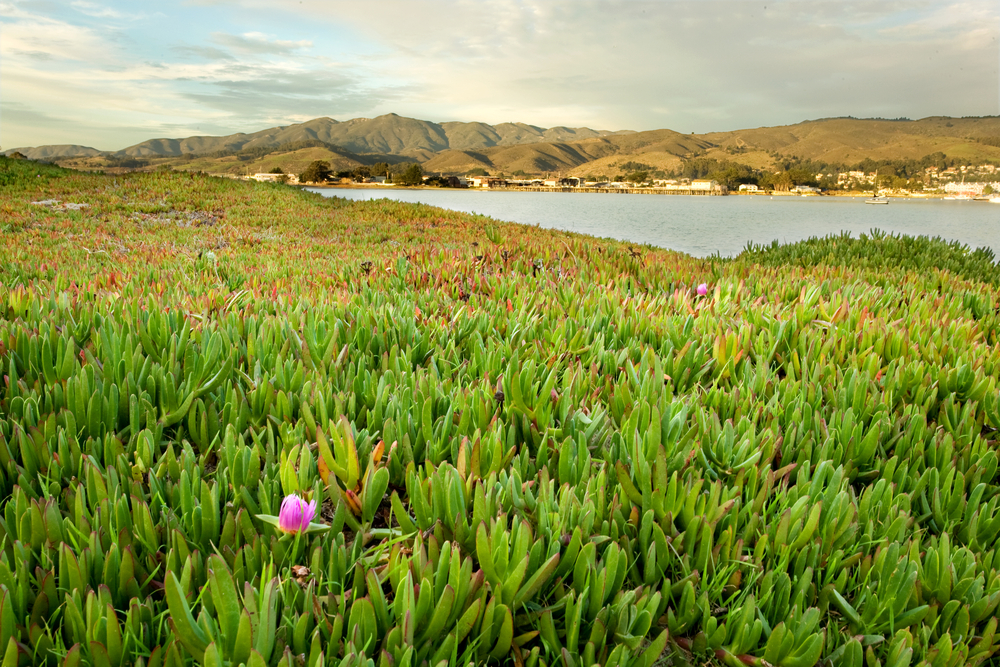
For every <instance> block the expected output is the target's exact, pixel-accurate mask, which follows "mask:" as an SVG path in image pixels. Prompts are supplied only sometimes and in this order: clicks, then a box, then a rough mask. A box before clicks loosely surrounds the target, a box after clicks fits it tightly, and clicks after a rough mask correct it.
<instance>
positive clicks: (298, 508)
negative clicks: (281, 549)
mask: <svg viewBox="0 0 1000 667" xmlns="http://www.w3.org/2000/svg"><path fill="white" fill-rule="evenodd" d="M314 516H316V501H315V500H313V501H311V502H308V503H307V502H306V501H305V499H303V498H301V497H299V495H298V494H297V493H293V494H291V495H288V496H285V499H284V500H282V501H281V511H280V512H278V528H279V530H281V531H282V532H285V533H304V532H305V531H306V530H307V529H308V528H309V523H310V522H311V521H312V520H313V517H314Z"/></svg>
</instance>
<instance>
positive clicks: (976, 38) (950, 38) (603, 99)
mask: <svg viewBox="0 0 1000 667" xmlns="http://www.w3.org/2000/svg"><path fill="white" fill-rule="evenodd" d="M155 7H156V8H155V10H147V9H145V5H139V6H138V7H137V6H136V5H135V4H133V3H126V2H123V1H121V0H114V1H109V2H104V3H98V2H86V1H82V0H74V1H69V2H56V1H48V0H33V1H32V2H25V1H21V0H15V1H9V2H0V35H2V39H0V146H2V147H3V148H4V149H8V148H14V147H20V146H39V145H46V144H81V145H86V146H92V147H94V148H97V149H99V150H110V151H113V150H119V149H122V148H125V147H127V146H130V145H134V144H136V143H139V142H142V141H145V140H148V139H154V138H181V137H188V136H194V135H207V136H221V135H227V134H234V133H238V132H255V131H258V130H262V129H265V128H268V127H274V126H279V125H290V124H295V123H300V122H304V121H307V120H311V119H313V118H317V117H322V116H329V117H331V118H334V119H336V120H339V121H343V120H349V119H352V118H358V117H366V118H372V117H376V116H379V115H383V114H385V113H397V114H399V115H401V116H407V117H411V118H418V119H421V120H429V121H432V122H436V123H441V122H448V121H456V120H457V121H463V122H485V123H490V124H493V125H495V124H499V123H503V122H523V123H528V124H531V125H537V126H541V127H553V126H560V125H561V126H569V127H590V128H593V129H598V130H635V131H643V130H653V129H671V130H676V131H678V132H682V133H689V132H697V133H705V132H716V131H728V130H736V129H745V128H753V127H761V126H778V125H789V124H794V123H799V122H804V121H807V120H815V119H820V118H831V117H841V116H854V117H860V118H866V117H867V118H872V117H882V118H896V117H908V118H913V119H914V120H916V119H919V118H923V117H927V116H990V115H998V114H1000V6H998V5H997V4H996V3H995V2H985V1H982V0H971V1H968V2H926V1H924V2H917V1H905V2H880V3H860V2H858V3H855V2H827V1H818V0H817V1H811V2H789V1H780V0H779V1H777V2H775V1H768V2H744V1H736V0H715V1H711V2H689V1H686V2H673V1H668V0H666V1H661V2H652V1H635V2H626V1H621V2H602V3H595V2H569V1H565V0H554V1H552V2H493V3H484V2H474V1H470V0H466V1H454V2H432V1H430V0H418V1H409V2H386V3H380V4H379V5H378V8H379V10H380V11H378V12H374V11H372V7H371V6H370V5H359V4H357V3H346V2H323V3H320V2H314V1H311V0H303V2H301V3H295V4H283V5H280V8H279V7H278V6H276V5H274V3H268V2H263V1H262V0H243V1H239V2H236V1H225V0H221V1H210V0H204V1H195V2H190V3H185V4H183V5H179V6H172V7H162V6H159V5H157V6H155Z"/></svg>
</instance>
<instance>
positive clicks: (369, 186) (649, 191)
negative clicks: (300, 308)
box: [294, 183, 986, 201]
mask: <svg viewBox="0 0 1000 667" xmlns="http://www.w3.org/2000/svg"><path fill="white" fill-rule="evenodd" d="M294 187H300V188H318V189H323V190H359V189H363V190H441V191H447V192H456V191H463V190H464V191H467V192H568V193H590V194H616V195H630V194H634V195H674V196H688V197H692V196H693V197H705V196H712V197H719V196H723V197H839V198H852V199H858V198H862V197H871V193H870V192H860V191H849V192H839V191H837V192H823V193H808V194H802V193H799V192H729V193H726V194H718V193H712V194H710V193H707V192H705V193H700V192H696V193H692V192H691V191H690V190H662V189H656V188H570V187H567V188H547V187H539V188H523V187H506V188H439V187H434V186H428V185H382V184H378V183H351V184H349V185H347V184H342V183H336V184H325V185H315V184H314V185H306V184H302V183H299V184H297V185H295V186H294ZM880 196H882V197H887V198H888V199H900V200H904V199H944V198H945V196H946V195H943V194H910V195H893V194H882V195H880ZM966 201H986V199H981V200H966Z"/></svg>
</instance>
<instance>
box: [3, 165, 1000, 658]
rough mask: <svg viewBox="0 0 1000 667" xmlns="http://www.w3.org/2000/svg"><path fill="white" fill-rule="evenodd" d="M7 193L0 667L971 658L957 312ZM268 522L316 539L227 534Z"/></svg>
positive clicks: (206, 189)
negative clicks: (302, 501) (294, 508)
mask: <svg viewBox="0 0 1000 667" xmlns="http://www.w3.org/2000/svg"><path fill="white" fill-rule="evenodd" d="M32 170H37V167H35V166H34V165H32V164H31V163H27V162H24V161H18V162H14V161H6V160H5V161H2V162H0V184H2V187H3V188H4V196H3V197H2V198H0V220H2V223H0V224H2V225H3V234H2V235H0V282H2V285H0V310H2V313H3V317H2V319H0V367H2V369H3V370H2V374H3V376H4V378H3V384H2V386H0V491H2V493H0V497H2V498H3V500H2V507H0V510H2V511H0V517H2V519H0V650H5V651H6V653H5V663H7V664H17V663H18V662H19V661H20V663H21V664H53V665H57V664H67V665H77V664H91V665H107V664H111V665H122V664H133V663H135V664H143V665H185V664H204V665H224V664H232V665H237V664H241V663H242V664H247V665H254V666H258V665H268V664H270V665H278V664H281V665H288V666H289V667H291V665H298V664H307V665H337V664H347V665H364V664H376V663H377V664H381V665H404V664H409V665H423V664H427V665H438V664H456V665H457V664H462V665H464V664H468V663H476V664H480V663H504V664H514V665H533V666H534V665H554V664H563V665H591V664H602V665H611V664H621V665H645V666H647V667H649V666H650V665H653V664H655V663H656V662H657V661H658V660H660V661H663V660H664V659H666V658H668V657H669V661H670V662H671V664H679V663H684V662H689V663H691V664H704V663H705V662H711V661H716V662H721V663H724V664H737V663H740V664H750V665H765V664H770V665H781V666H783V667H799V666H807V665H814V664H817V663H819V662H820V661H822V660H829V661H830V662H831V663H832V664H837V665H858V666H860V665H862V664H866V665H893V666H894V667H895V666H902V665H918V664H920V665H924V664H926V665H932V664H933V665H956V666H957V665H965V664H978V663H982V662H983V661H985V660H987V659H990V657H991V656H993V655H995V653H996V651H997V644H998V640H997V637H996V629H997V618H996V616H997V607H998V604H1000V551H998V549H997V538H998V535H1000V485H998V482H1000V478H998V476H997V447H998V444H997V435H996V433H997V431H996V429H997V428H998V427H1000V408H998V405H997V374H998V363H1000V353H998V352H997V345H996V344H997V335H998V334H997V332H998V331H1000V327H998V324H1000V322H998V313H997V306H998V295H997V291H996V288H995V287H993V286H992V285H990V284H988V283H986V282H982V281H981V280H979V279H976V278H975V277H974V276H973V275H972V274H967V275H966V277H964V278H963V277H960V276H957V275H955V274H953V273H951V272H950V271H947V270H940V269H937V268H934V267H933V266H926V265H921V269H920V271H919V272H916V271H914V272H910V271H907V270H905V269H899V268H894V266H893V263H892V262H887V263H886V264H888V265H887V266H878V264H879V263H878V262H877V261H875V259H874V258H875V257H877V255H878V253H880V252H881V251H882V249H881V239H879V238H875V237H871V238H869V239H867V240H866V241H865V243H866V249H865V251H864V252H865V253H868V254H869V257H870V258H871V259H872V261H870V262H869V266H868V267H867V268H866V267H861V268H857V267H856V266H855V265H854V264H853V263H849V264H847V265H844V266H827V265H824V264H823V263H820V264H818V265H817V264H814V263H813V262H812V261H807V259H808V258H809V257H810V255H807V254H805V253H802V254H799V253H793V255H795V257H796V258H797V259H801V260H802V261H794V262H792V265H787V264H784V263H777V262H776V263H777V264H778V265H775V266H767V265H766V264H767V263H768V262H764V264H765V265H761V264H760V263H758V262H759V261H763V260H759V259H758V258H757V257H754V256H751V255H749V254H748V255H746V256H743V257H740V258H737V259H736V260H734V261H732V262H718V261H717V262H713V261H703V260H696V259H693V258H690V257H686V256H683V255H679V254H677V253H673V252H670V251H666V250H659V249H655V248H650V247H634V246H630V245H628V244H622V243H617V242H613V241H606V240H598V239H591V238H585V237H581V236H578V235H573V234H567V233H561V232H557V231H549V230H542V229H538V228H528V227H522V226H518V225H513V224H505V223H500V222H496V221H492V220H489V219H487V218H483V217H476V216H468V215H460V214H457V213H452V212H448V211H442V210H440V209H434V208H430V207H426V206H419V205H405V204H399V203H394V202H389V201H372V202H357V203H351V202H347V201H343V200H337V199H333V200H328V199H321V198H319V197H318V196H314V195H310V194H308V193H303V192H299V191H295V190H292V189H290V188H285V187H282V186H277V185H270V184H255V183H242V182H231V181H225V180H216V179H210V178H206V177H202V176H198V175H182V174H162V173H160V174H132V175H128V176H124V177H105V176H97V175H82V174H74V173H65V172H60V171H59V170H55V169H52V168H47V169H46V170H45V171H44V173H42V172H38V173H36V171H32ZM32 202H38V203H32ZM83 204H86V206H81V205H83ZM926 247H928V248H929V252H930V253H934V252H936V251H937V249H938V248H937V247H936V246H935V245H934V243H930V245H928V246H926ZM959 250H961V249H959ZM963 252H965V251H963ZM983 270H985V269H983ZM701 282H706V283H708V290H707V294H705V295H704V296H698V295H697V293H696V290H695V286H696V285H697V284H699V283H701ZM290 493H299V494H302V495H304V496H306V497H308V498H311V499H313V500H316V501H318V502H319V504H320V505H321V511H320V515H319V516H318V517H317V520H318V521H319V522H322V523H324V524H326V525H328V526H330V529H329V530H326V531H322V532H317V533H310V534H307V535H298V536H289V535H285V536H283V535H282V534H281V533H280V532H278V531H277V530H276V529H275V528H274V527H272V526H271V525H270V524H269V523H267V522H266V521H262V520H260V519H258V518H257V517H258V515H275V514H277V513H278V507H279V505H280V504H281V502H282V499H283V497H284V496H285V495H286V494H290ZM368 661H371V662H368Z"/></svg>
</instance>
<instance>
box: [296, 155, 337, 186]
mask: <svg viewBox="0 0 1000 667" xmlns="http://www.w3.org/2000/svg"><path fill="white" fill-rule="evenodd" d="M332 173H333V171H332V170H331V168H330V163H329V162H327V161H326V160H313V161H312V163H310V164H309V166H308V167H306V170H305V171H303V172H302V173H301V174H299V181H300V182H302V183H325V182H326V181H328V180H330V176H331V174H332Z"/></svg>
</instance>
